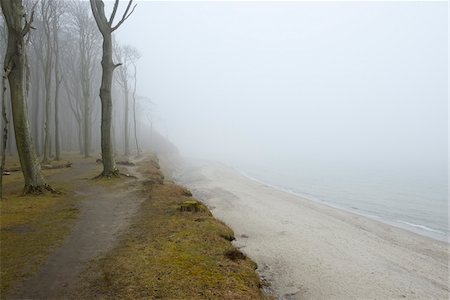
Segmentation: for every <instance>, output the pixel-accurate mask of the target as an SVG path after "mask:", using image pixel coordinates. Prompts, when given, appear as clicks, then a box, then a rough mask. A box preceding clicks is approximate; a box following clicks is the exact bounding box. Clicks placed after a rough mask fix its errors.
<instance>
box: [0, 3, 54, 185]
mask: <svg viewBox="0 0 450 300" xmlns="http://www.w3.org/2000/svg"><path fill="white" fill-rule="evenodd" d="M0 3H1V7H2V11H3V14H4V16H5V20H6V23H7V26H8V48H7V51H6V55H5V63H4V68H5V70H8V71H9V75H8V81H9V89H10V95H11V108H12V115H13V123H14V132H15V137H16V145H17V152H18V154H19V160H20V165H21V166H22V173H23V177H24V180H25V187H24V192H25V193H30V192H42V191H43V189H46V188H48V185H47V183H46V182H45V180H44V177H43V176H42V174H41V165H40V164H39V161H38V159H37V156H36V152H35V150H34V146H33V143H32V140H31V134H30V129H29V126H28V112H27V107H26V99H25V97H26V92H25V91H26V86H25V61H26V58H25V55H26V50H25V47H26V44H25V40H24V37H25V35H26V34H27V33H28V31H29V29H30V28H27V27H28V26H29V23H28V22H25V25H24V16H25V14H24V12H23V4H22V0H1V2H0ZM30 22H31V21H30Z"/></svg>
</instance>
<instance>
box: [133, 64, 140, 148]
mask: <svg viewBox="0 0 450 300" xmlns="http://www.w3.org/2000/svg"><path fill="white" fill-rule="evenodd" d="M133 67H134V88H133V123H134V141H135V142H136V152H137V156H140V155H141V149H140V148H139V141H138V137H137V126H136V85H137V70H136V64H133Z"/></svg>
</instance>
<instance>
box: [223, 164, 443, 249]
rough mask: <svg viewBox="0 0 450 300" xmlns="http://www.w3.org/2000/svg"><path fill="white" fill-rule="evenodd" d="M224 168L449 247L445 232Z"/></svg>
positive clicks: (286, 191)
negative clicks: (384, 216)
mask: <svg viewBox="0 0 450 300" xmlns="http://www.w3.org/2000/svg"><path fill="white" fill-rule="evenodd" d="M224 166H225V167H227V168H231V169H233V170H235V171H236V172H237V173H239V174H240V175H242V176H244V177H245V178H247V179H249V180H251V181H254V182H256V183H259V184H262V185H265V186H267V187H270V188H273V189H275V190H278V191H280V192H283V193H288V194H291V195H293V196H296V197H300V198H303V199H306V200H309V201H312V202H314V203H318V204H322V205H326V206H328V207H331V208H334V209H338V210H343V211H345V212H348V213H352V214H356V215H359V216H361V217H365V218H369V219H371V220H373V221H377V222H380V223H383V224H386V225H390V226H393V227H396V228H399V229H403V230H406V231H408V232H409V233H414V234H418V235H420V236H423V237H427V238H431V239H433V240H436V241H440V242H445V243H447V244H449V245H450V239H449V238H450V237H449V236H448V235H446V234H445V232H443V231H440V230H438V229H435V228H430V227H428V226H426V225H423V224H414V223H410V222H408V221H403V220H396V221H392V220H388V219H385V218H383V217H382V216H377V215H372V214H370V213H364V212H361V211H360V210H359V209H358V208H348V207H344V206H340V205H338V204H334V203H331V202H328V201H325V200H321V199H318V198H314V197H312V196H308V195H305V194H302V193H300V192H296V191H293V190H290V189H287V188H283V187H280V186H277V185H274V184H271V183H268V182H265V181H263V180H260V179H257V178H255V177H253V176H251V175H248V174H247V173H246V172H245V171H243V170H240V169H238V168H235V167H233V166H228V165H225V164H224Z"/></svg>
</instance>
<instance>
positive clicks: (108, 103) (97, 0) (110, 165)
mask: <svg viewBox="0 0 450 300" xmlns="http://www.w3.org/2000/svg"><path fill="white" fill-rule="evenodd" d="M90 3H91V9H92V13H93V15H94V18H95V21H96V23H97V27H98V29H99V30H100V33H101V34H102V36H103V53H102V83H101V87H100V99H101V103H102V116H101V148H102V162H103V172H102V174H101V175H102V176H106V177H111V176H117V175H118V171H117V168H116V164H115V160H114V155H113V149H112V139H111V122H112V98H111V86H112V76H113V72H114V69H116V68H117V67H118V66H120V64H114V63H113V47H112V33H113V32H114V31H116V30H117V29H118V28H119V27H120V26H121V25H122V24H123V22H125V20H126V19H128V18H129V17H130V15H131V14H132V13H133V11H134V9H135V8H136V5H135V6H133V8H131V7H132V4H133V0H130V1H129V2H128V5H127V7H126V9H125V11H124V13H123V15H122V18H121V19H120V21H119V22H118V23H117V24H116V25H113V22H114V18H115V16H116V13H117V9H118V7H119V0H115V2H114V7H113V11H112V13H111V16H110V18H109V20H108V19H107V18H106V15H105V4H104V3H103V1H102V0H90Z"/></svg>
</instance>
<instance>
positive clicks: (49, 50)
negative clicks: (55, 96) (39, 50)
mask: <svg viewBox="0 0 450 300" xmlns="http://www.w3.org/2000/svg"><path fill="white" fill-rule="evenodd" d="M53 2H54V0H41V1H40V12H41V17H42V27H43V30H44V35H45V43H44V47H45V55H44V64H43V67H44V70H43V71H44V91H45V123H44V158H43V162H44V163H48V162H49V161H50V155H51V153H50V152H51V131H50V118H51V85H52V69H53V42H52V28H51V22H52V21H51V18H52V12H51V10H52V9H54V8H53V5H54V3H53Z"/></svg>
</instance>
